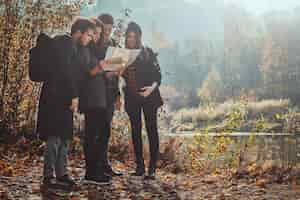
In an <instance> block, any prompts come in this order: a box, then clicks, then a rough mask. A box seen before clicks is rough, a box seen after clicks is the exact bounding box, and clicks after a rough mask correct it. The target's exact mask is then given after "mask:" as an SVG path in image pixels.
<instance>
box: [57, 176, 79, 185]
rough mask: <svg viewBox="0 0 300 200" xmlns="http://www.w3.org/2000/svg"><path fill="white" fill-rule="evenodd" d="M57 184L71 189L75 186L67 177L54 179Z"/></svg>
mask: <svg viewBox="0 0 300 200" xmlns="http://www.w3.org/2000/svg"><path fill="white" fill-rule="evenodd" d="M56 180H57V182H58V183H60V184H65V185H67V186H70V187H73V186H75V185H76V183H75V181H74V180H73V179H72V178H71V177H70V176H68V175H64V176H61V177H58V178H56Z"/></svg>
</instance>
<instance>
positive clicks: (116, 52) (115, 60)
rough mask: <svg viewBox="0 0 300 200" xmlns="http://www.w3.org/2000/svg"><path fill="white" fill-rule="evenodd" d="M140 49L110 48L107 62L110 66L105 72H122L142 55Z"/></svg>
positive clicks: (107, 53) (106, 58)
mask: <svg viewBox="0 0 300 200" xmlns="http://www.w3.org/2000/svg"><path fill="white" fill-rule="evenodd" d="M140 51H141V50H139V49H134V50H131V49H124V48H118V47H108V49H107V52H106V56H105V62H106V63H107V64H109V66H108V67H106V68H105V69H104V70H105V71H120V70H124V68H126V67H127V66H129V65H131V64H132V63H133V62H134V61H135V60H136V58H137V56H138V55H139V54H140Z"/></svg>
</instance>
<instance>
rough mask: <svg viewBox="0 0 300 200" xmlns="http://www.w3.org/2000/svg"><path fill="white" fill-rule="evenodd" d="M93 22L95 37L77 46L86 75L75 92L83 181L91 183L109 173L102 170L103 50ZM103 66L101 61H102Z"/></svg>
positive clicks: (105, 181)
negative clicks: (82, 127)
mask: <svg viewBox="0 0 300 200" xmlns="http://www.w3.org/2000/svg"><path fill="white" fill-rule="evenodd" d="M93 21H94V23H95V24H96V31H95V37H94V38H93V40H92V42H91V43H90V44H89V46H88V48H86V47H83V48H81V49H80V52H81V54H82V55H85V57H88V58H89V59H88V62H87V63H86V64H85V66H84V67H85V68H84V71H86V72H87V73H88V76H87V77H86V78H85V79H84V80H83V81H82V82H81V84H80V85H81V87H80V92H79V110H80V111H81V112H83V113H84V115H85V136H84V155H85V163H86V174H85V181H86V182H90V183H95V184H108V183H109V182H110V176H107V175H106V174H105V168H106V161H107V155H106V154H107V146H108V140H109V133H110V130H109V128H110V127H109V122H108V119H107V109H106V106H107V101H106V87H105V77H104V73H103V70H102V69H101V68H99V67H98V66H97V63H99V62H100V63H101V62H104V61H103V59H104V53H103V51H102V48H101V47H99V46H98V40H99V37H98V35H96V34H101V32H102V24H101V22H100V21H98V20H95V19H94V20H93ZM103 66H105V64H103Z"/></svg>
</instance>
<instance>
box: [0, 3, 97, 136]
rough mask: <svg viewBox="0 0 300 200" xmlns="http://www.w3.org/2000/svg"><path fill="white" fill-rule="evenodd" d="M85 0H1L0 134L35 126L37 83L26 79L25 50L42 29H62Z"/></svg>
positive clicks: (48, 30)
mask: <svg viewBox="0 0 300 200" xmlns="http://www.w3.org/2000/svg"><path fill="white" fill-rule="evenodd" d="M86 3H87V1H84V0H73V1H69V0H0V65H1V68H0V134H1V135H2V136H8V135H10V136H11V135H12V136H15V135H17V134H18V133H20V131H21V132H22V130H25V129H26V130H32V128H33V127H34V120H35V116H36V107H37V100H38V95H39V88H40V84H38V83H33V82H31V81H30V80H29V78H28V59H29V57H28V56H29V54H28V53H29V49H30V48H31V47H32V46H33V45H34V43H35V40H36V37H37V35H38V34H39V33H40V32H41V31H43V32H46V33H48V34H51V35H52V34H56V33H60V32H65V31H66V30H67V29H66V28H68V27H69V25H70V22H71V21H72V19H73V17H74V16H75V15H78V14H79V11H80V8H81V7H82V6H84V5H85V4H86ZM88 3H92V2H91V1H89V2H88ZM1 135H0V136H1Z"/></svg>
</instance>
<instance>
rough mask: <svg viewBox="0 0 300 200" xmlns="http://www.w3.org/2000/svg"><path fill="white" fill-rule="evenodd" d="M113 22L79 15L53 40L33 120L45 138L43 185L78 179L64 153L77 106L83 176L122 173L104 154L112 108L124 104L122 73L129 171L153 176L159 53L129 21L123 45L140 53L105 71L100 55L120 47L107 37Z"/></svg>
mask: <svg viewBox="0 0 300 200" xmlns="http://www.w3.org/2000/svg"><path fill="white" fill-rule="evenodd" d="M113 25H114V19H113V17H112V16H111V15H110V14H102V15H100V16H99V17H97V18H90V19H86V18H78V19H77V20H75V22H74V23H73V24H72V27H71V32H70V34H65V35H60V36H56V37H55V38H54V39H53V40H54V42H53V44H54V45H53V51H54V53H55V59H53V64H52V65H53V66H52V69H51V73H50V74H49V77H50V78H49V80H47V81H45V82H44V84H43V87H42V91H41V96H40V101H39V111H38V123H37V131H38V133H39V135H40V137H41V138H42V139H43V140H44V141H45V142H46V146H45V152H44V172H43V177H44V178H43V184H44V185H52V184H56V183H57V182H60V183H64V184H67V185H69V186H74V185H75V184H76V183H75V181H74V179H72V177H71V176H70V174H68V171H67V154H68V145H69V143H70V141H71V139H72V135H73V113H74V112H75V111H76V110H77V108H78V109H79V112H81V113H83V114H84V116H85V133H84V141H83V144H84V145H83V148H84V156H85V170H86V171H85V177H84V179H85V181H87V182H90V183H95V184H108V183H110V181H111V178H112V177H113V176H122V173H121V172H118V171H115V170H113V168H112V166H111V165H110V162H109V161H108V157H107V152H108V144H109V138H110V132H111V123H112V118H113V115H114V110H115V109H120V107H121V106H122V103H121V95H120V91H119V78H120V77H123V78H124V80H125V83H126V84H125V87H124V88H123V92H124V106H125V111H126V112H127V114H128V116H129V119H130V124H131V131H132V141H133V146H134V152H135V161H136V169H135V171H134V172H133V173H132V174H131V175H133V176H143V177H144V178H146V179H155V171H156V163H157V160H158V157H159V136H158V127H157V111H158V108H159V107H160V106H162V104H163V101H162V98H161V95H160V92H159V85H160V83H161V72H160V66H159V64H158V61H157V54H155V53H154V52H153V51H152V50H151V49H150V48H147V47H144V46H143V44H142V30H141V28H140V26H139V25H138V24H136V23H135V22H131V23H129V24H128V27H127V30H126V34H125V48H127V49H140V50H141V51H140V54H139V55H138V57H137V59H136V60H135V61H134V62H133V63H132V64H131V65H129V66H127V67H126V68H125V70H124V69H123V68H122V69H123V70H118V71H108V70H105V68H107V67H108V66H109V63H108V62H106V60H105V59H104V58H105V54H106V51H107V49H108V47H110V46H118V44H117V43H116V42H115V41H114V40H113V39H111V32H112V30H113ZM120 69H121V68H120ZM78 102H79V103H78ZM142 112H143V113H144V118H145V125H146V130H147V134H148V139H149V146H150V161H149V167H148V171H147V174H146V173H145V171H146V170H145V164H144V158H143V142H142ZM144 175H145V176H144Z"/></svg>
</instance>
